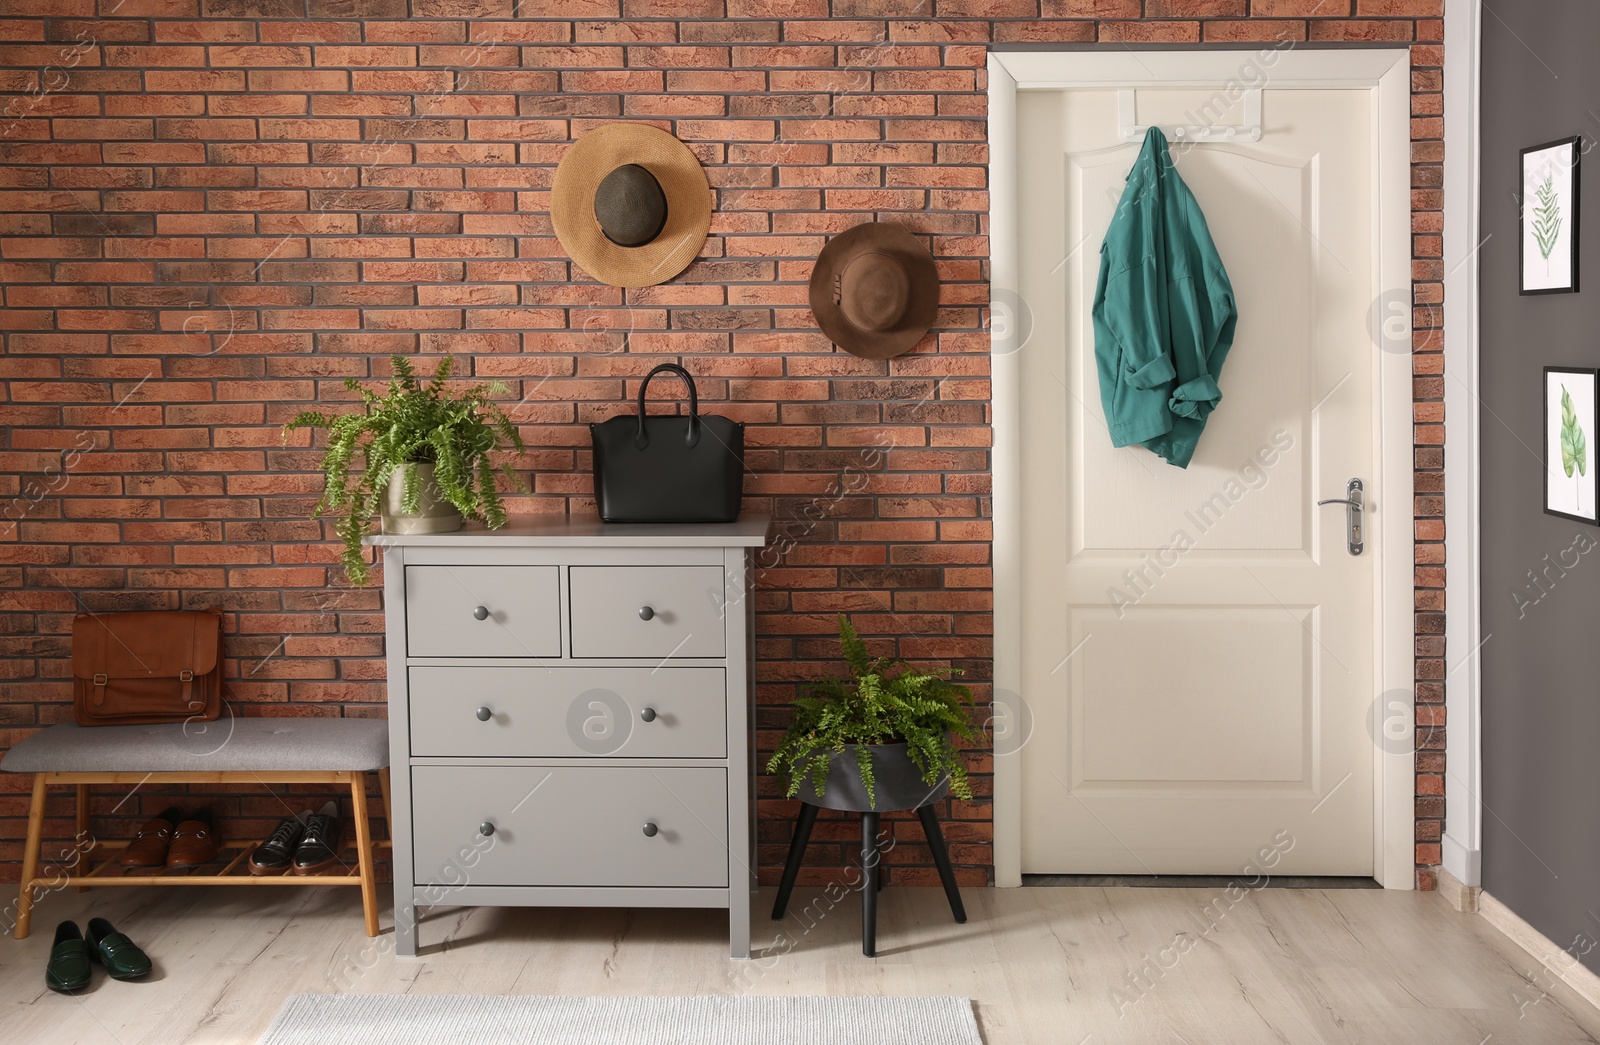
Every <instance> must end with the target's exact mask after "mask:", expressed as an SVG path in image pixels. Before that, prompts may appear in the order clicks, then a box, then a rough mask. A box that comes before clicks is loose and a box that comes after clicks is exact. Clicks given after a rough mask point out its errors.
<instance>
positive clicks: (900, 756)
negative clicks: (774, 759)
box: [795, 744, 950, 813]
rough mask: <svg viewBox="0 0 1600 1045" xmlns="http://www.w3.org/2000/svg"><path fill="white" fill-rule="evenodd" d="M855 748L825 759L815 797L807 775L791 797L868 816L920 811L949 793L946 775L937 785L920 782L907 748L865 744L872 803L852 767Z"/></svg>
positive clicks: (859, 772)
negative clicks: (820, 786) (869, 753)
mask: <svg viewBox="0 0 1600 1045" xmlns="http://www.w3.org/2000/svg"><path fill="white" fill-rule="evenodd" d="M858 746H859V745H856V744H846V745H845V749H844V750H843V751H837V752H834V753H833V755H832V756H830V757H829V759H828V779H827V786H826V789H825V792H824V793H823V794H820V795H819V794H817V792H816V789H815V788H813V787H812V786H811V777H810V774H805V775H803V776H801V778H800V790H799V792H798V793H797V794H796V795H795V797H796V798H798V799H800V801H802V802H807V803H809V804H811V805H814V806H821V807H822V808H824V809H840V810H844V811H846V812H851V813H872V812H883V811H885V810H890V809H920V808H921V807H923V806H925V805H928V804H930V803H933V802H937V801H938V800H939V799H941V798H943V797H944V796H945V795H946V794H948V793H949V791H950V777H949V776H948V775H947V776H945V777H943V778H941V779H940V780H939V782H938V783H937V784H928V783H924V782H923V779H922V770H920V769H918V768H917V765H916V763H915V762H912V761H911V756H910V755H909V754H908V753H907V745H905V744H868V745H866V747H868V748H869V749H870V750H871V751H872V772H873V778H874V779H873V790H874V792H875V793H876V796H877V802H876V803H874V802H872V801H869V800H868V798H867V786H866V785H865V784H863V783H862V782H861V768H860V767H859V766H858V765H856V748H857V747H858Z"/></svg>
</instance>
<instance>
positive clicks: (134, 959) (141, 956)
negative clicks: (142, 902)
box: [87, 918, 150, 980]
mask: <svg viewBox="0 0 1600 1045" xmlns="http://www.w3.org/2000/svg"><path fill="white" fill-rule="evenodd" d="M87 943H88V948H89V957H90V958H91V959H92V960H94V961H97V962H99V963H100V964H101V965H104V966H105V967H106V973H107V974H108V975H110V977H111V978H112V979H113V980H137V979H139V978H140V977H141V976H148V975H150V958H149V956H148V955H146V954H145V953H144V952H143V951H141V950H140V949H139V948H138V947H137V946H136V945H135V944H134V942H133V941H132V940H130V939H128V938H127V937H126V936H124V935H122V934H121V933H119V932H117V929H116V926H114V925H112V924H111V923H110V922H108V921H106V920H105V919H104V918H91V919H89V934H88V940H87Z"/></svg>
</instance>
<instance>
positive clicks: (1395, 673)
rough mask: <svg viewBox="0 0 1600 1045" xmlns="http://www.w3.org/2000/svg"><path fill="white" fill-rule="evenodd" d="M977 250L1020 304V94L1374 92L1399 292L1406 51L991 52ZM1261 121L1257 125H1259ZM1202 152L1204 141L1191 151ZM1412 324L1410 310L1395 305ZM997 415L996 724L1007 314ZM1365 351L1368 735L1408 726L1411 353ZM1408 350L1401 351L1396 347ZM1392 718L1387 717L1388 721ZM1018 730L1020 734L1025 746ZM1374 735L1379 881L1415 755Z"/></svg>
mask: <svg viewBox="0 0 1600 1045" xmlns="http://www.w3.org/2000/svg"><path fill="white" fill-rule="evenodd" d="M988 71H989V235H990V241H989V251H990V255H989V256H990V261H989V263H990V277H989V283H990V299H991V308H994V307H999V308H1000V309H1002V310H1005V309H1006V308H1007V303H1008V302H1015V301H1017V300H1018V297H1017V295H1018V290H1019V287H1020V282H1021V281H1020V278H1019V268H1020V261H1019V248H1020V239H1019V225H1020V220H1021V218H1020V209H1021V207H1020V204H1021V201H1020V200H1019V199H1018V197H1017V92H1018V91H1028V90H1062V89H1067V88H1119V87H1129V88H1138V87H1215V86H1216V85H1217V84H1225V85H1227V86H1226V87H1224V88H1223V91H1224V92H1227V93H1231V92H1232V91H1233V90H1234V89H1237V90H1238V91H1240V92H1242V91H1244V90H1247V89H1250V88H1253V87H1271V88H1275V89H1283V88H1300V89H1311V88H1323V89H1327V88H1348V89H1352V90H1362V89H1365V90H1368V91H1370V92H1371V93H1372V97H1373V114H1374V120H1373V155H1374V156H1375V157H1376V158H1377V164H1376V167H1377V173H1376V175H1375V183H1374V186H1373V190H1374V191H1373V199H1374V200H1375V201H1376V204H1377V205H1376V208H1375V214H1374V223H1375V229H1374V232H1375V237H1374V238H1375V242H1376V243H1377V245H1378V246H1377V253H1378V257H1377V259H1376V261H1377V264H1376V265H1375V266H1374V286H1373V300H1374V301H1378V300H1380V298H1381V297H1382V296H1383V292H1384V290H1385V289H1393V290H1398V291H1403V293H1404V300H1405V301H1406V302H1409V301H1410V300H1411V285H1412V280H1411V57H1410V53H1409V52H1408V51H1407V50H1406V49H1404V48H1399V49H1389V48H1384V49H1373V50H1365V49H1362V50H1344V49H1341V50H1306V49H1299V50H1295V49H1290V48H1287V47H1279V46H1272V45H1268V46H1265V47H1264V48H1263V49H1262V50H1249V51H1239V50H1214V49H1206V50H1181V51H1110V50H1107V51H1010V52H1006V51H1000V52H991V53H990V54H989V63H988ZM1270 133H1271V130H1270V128H1268V130H1267V134H1269V135H1270ZM1197 147H1198V148H1204V146H1203V145H1201V146H1197ZM1405 318H1406V320H1407V325H1409V319H1410V316H1409V313H1407V315H1406V317H1405ZM991 327H992V329H991V345H990V352H991V356H990V359H991V371H992V372H991V379H992V381H993V425H994V460H993V467H994V636H995V638H994V690H995V699H996V702H997V704H998V705H1000V706H997V707H996V709H995V717H996V721H997V722H1012V723H1016V722H1022V721H1026V720H1027V719H1026V716H1025V714H1024V713H1023V712H1022V709H1020V708H1016V707H1010V706H1007V705H1008V703H1009V702H1012V701H1017V700H1020V699H1021V698H1020V697H1017V696H1015V695H1016V694H1020V693H1021V691H1022V645H1021V639H1020V637H1019V636H1020V633H1021V627H1020V624H1021V617H1022V572H1023V568H1024V565H1023V562H1022V526H1021V519H1022V454H1021V421H1022V419H1021V391H1022V389H1021V371H1020V368H1019V366H1018V359H1017V353H1016V347H1017V346H1016V343H1015V336H1016V332H1017V331H1016V324H1015V323H1006V322H994V323H992V324H991ZM1378 340H1379V339H1378V338H1374V342H1375V344H1374V346H1373V349H1372V359H1373V364H1372V365H1373V371H1374V379H1375V382H1376V384H1375V387H1376V388H1377V390H1378V393H1377V394H1378V405H1377V410H1376V411H1375V418H1376V423H1377V427H1378V431H1377V432H1375V433H1374V437H1375V440H1376V442H1375V445H1376V446H1377V447H1378V448H1379V450H1378V456H1379V473H1380V474H1379V475H1378V477H1377V478H1378V481H1377V483H1376V484H1374V491H1373V498H1372V507H1373V515H1374V518H1373V519H1372V521H1371V523H1370V524H1369V525H1370V526H1376V527H1377V529H1378V532H1379V533H1380V534H1381V535H1382V540H1381V541H1380V542H1379V545H1378V547H1379V563H1378V578H1377V585H1376V591H1375V596H1374V603H1375V605H1374V614H1373V621H1374V628H1375V631H1376V632H1377V634H1376V635H1375V636H1374V638H1375V642H1376V649H1375V651H1374V654H1375V655H1374V657H1373V662H1374V674H1375V676H1376V677H1375V678H1374V679H1373V680H1372V685H1373V690H1372V692H1373V694H1374V696H1375V697H1376V696H1377V695H1379V694H1402V693H1403V694H1405V695H1406V696H1405V700H1404V702H1403V703H1404V707H1403V708H1398V707H1394V706H1388V707H1386V706H1385V704H1386V703H1387V702H1386V701H1384V700H1376V699H1375V700H1374V703H1373V722H1372V724H1371V725H1372V729H1373V736H1374V737H1376V738H1381V737H1383V736H1384V735H1385V730H1388V731H1389V735H1391V736H1394V735H1404V733H1403V732H1402V731H1404V730H1411V729H1412V728H1413V726H1412V723H1413V721H1414V707H1413V704H1412V700H1413V694H1414V687H1415V679H1416V674H1415V667H1414V655H1415V641H1414V634H1415V623H1414V609H1413V594H1412V592H1413V589H1414V585H1415V580H1414V577H1415V575H1414V565H1413V564H1414V551H1415V549H1414V544H1415V534H1414V533H1413V530H1412V518H1413V516H1412V493H1413V481H1412V445H1413V434H1412V392H1411V354H1410V352H1409V350H1407V351H1404V352H1401V351H1383V350H1381V348H1380V347H1379V346H1378V345H1377V343H1376V342H1377V341H1378ZM1408 349H1409V346H1408ZM1397 718H1398V719H1400V720H1401V721H1396V719H1397ZM1025 743H1026V741H1025V738H1024V740H1023V744H1024V746H1025ZM1398 746H1401V745H1382V744H1375V753H1374V758H1373V772H1374V775H1375V780H1374V787H1373V806H1374V809H1373V813H1374V815H1373V842H1372V845H1373V867H1374V868H1375V877H1376V878H1377V880H1378V882H1379V883H1380V884H1382V885H1383V886H1384V887H1385V888H1390V889H1411V888H1413V887H1414V884H1415V875H1414V867H1415V857H1414V853H1415V850H1414V848H1413V846H1414V834H1415V821H1416V814H1415V804H1414V795H1415V791H1416V777H1415V763H1414V756H1413V755H1412V753H1411V752H1409V751H1401V750H1395V751H1390V750H1386V747H1398ZM1023 797H1024V796H1023V793H1022V763H1021V760H1020V752H1019V751H1012V752H1009V753H1002V752H997V753H996V758H995V760H994V861H995V883H996V884H997V885H1000V886H1016V885H1021V884H1022V803H1023Z"/></svg>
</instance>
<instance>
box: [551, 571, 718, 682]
mask: <svg viewBox="0 0 1600 1045" xmlns="http://www.w3.org/2000/svg"><path fill="white" fill-rule="evenodd" d="M568 587H569V589H570V590H571V599H572V655H573V656H574V657H652V658H656V659H660V658H662V657H721V656H723V655H725V654H726V652H727V646H726V643H725V641H724V639H723V630H722V612H721V607H722V605H723V603H724V600H725V599H726V598H727V594H726V592H725V590H724V587H723V579H722V567H721V566H574V567H572V569H571V576H570V577H569V578H568Z"/></svg>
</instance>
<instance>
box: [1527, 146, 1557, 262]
mask: <svg viewBox="0 0 1600 1045" xmlns="http://www.w3.org/2000/svg"><path fill="white" fill-rule="evenodd" d="M1534 194H1535V195H1536V196H1537V197H1538V201H1539V202H1538V205H1537V206H1535V207H1534V208H1533V240H1534V242H1535V243H1536V244H1538V246H1539V254H1540V256H1541V257H1543V258H1544V270H1545V275H1547V276H1548V275H1549V274H1550V255H1551V253H1552V252H1553V251H1554V250H1555V249H1556V240H1557V239H1558V238H1559V237H1560V235H1561V197H1560V196H1559V195H1557V193H1556V182H1555V172H1554V171H1552V170H1550V169H1549V168H1548V167H1547V168H1546V169H1545V172H1544V181H1542V182H1540V183H1539V187H1538V188H1537V189H1535V190H1534Z"/></svg>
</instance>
